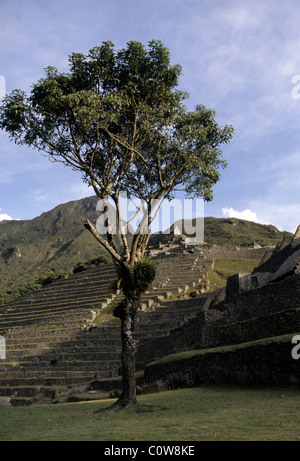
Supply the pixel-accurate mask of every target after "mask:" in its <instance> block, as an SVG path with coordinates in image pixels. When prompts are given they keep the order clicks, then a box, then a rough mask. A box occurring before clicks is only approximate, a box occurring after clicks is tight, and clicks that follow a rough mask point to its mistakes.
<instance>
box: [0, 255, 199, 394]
mask: <svg viewBox="0 0 300 461" xmlns="http://www.w3.org/2000/svg"><path fill="white" fill-rule="evenodd" d="M167 259H168V258H163V260H162V259H160V260H159V261H157V268H158V275H157V279H156V283H154V284H153V286H152V287H150V289H149V290H148V292H147V293H145V295H144V296H143V300H142V304H143V306H144V308H151V309H152V310H151V311H149V312H144V311H140V312H138V315H137V321H136V336H137V339H138V340H139V342H140V347H141V348H142V347H143V344H146V343H147V342H149V341H155V340H156V339H158V338H163V337H164V336H168V335H169V334H170V331H171V330H172V329H178V328H180V327H181V326H182V325H184V323H185V322H186V321H187V320H188V319H190V318H191V317H192V316H194V315H196V313H197V310H199V309H202V304H203V303H202V300H201V299H200V298H199V300H198V301H197V300H195V299H191V300H188V303H187V304H185V306H184V307H180V306H178V304H176V302H175V301H174V300H173V301H171V299H174V297H175V298H176V297H178V296H179V297H180V296H183V297H184V296H185V295H186V293H187V292H188V291H189V290H193V289H195V288H196V287H197V286H198V285H199V284H201V283H202V281H203V269H202V268H197V266H195V257H194V256H193V257H190V255H189V256H187V257H182V256H181V257H180V261H177V260H176V258H175V259H174V258H173V257H172V258H170V261H167ZM179 262H180V264H178V263H179ZM175 263H176V264H175ZM174 264H175V266H176V268H175V270H174ZM195 267H196V270H195ZM107 269H108V268H107V267H106V266H102V267H101V268H100V269H99V268H95V269H91V270H89V271H88V272H86V273H79V274H75V275H72V276H70V277H68V278H67V279H62V280H58V281H56V282H54V283H53V284H52V285H51V286H48V287H47V288H45V289H43V290H41V291H40V292H35V293H31V294H30V295H26V297H23V299H22V300H21V299H19V300H18V302H16V303H14V302H12V303H8V304H7V305H5V306H2V307H0V314H2V315H0V334H3V335H4V336H5V339H6V360H1V361H0V388H1V389H2V392H3V393H4V394H3V397H7V396H9V397H11V398H13V396H14V394H15V393H16V392H18V389H16V387H18V386H19V387H20V389H21V387H22V389H23V390H22V391H20V393H18V394H17V395H18V396H19V397H20V399H21V396H22V398H26V397H27V398H28V399H31V398H32V397H33V398H35V396H33V395H32V393H33V394H34V392H35V391H34V390H32V389H29V388H28V387H30V386H33V387H36V386H42V387H44V386H72V385H77V384H79V383H84V382H87V381H91V380H92V379H94V378H95V376H96V377H97V379H99V380H110V379H112V378H115V377H117V376H119V374H120V367H121V356H120V354H121V338H120V321H119V319H114V320H113V321H111V322H109V323H106V324H105V325H97V326H96V327H94V326H93V324H92V323H91V322H92V321H93V318H94V317H95V315H97V311H98V312H99V310H101V309H103V308H105V307H106V306H108V305H109V304H110V303H111V302H115V303H116V302H119V301H120V300H121V299H122V297H121V295H118V294H115V295H114V296H110V295H108V293H107V286H108V283H109V282H110V281H112V280H114V279H115V278H116V274H115V272H114V267H110V268H109V272H106V274H103V273H102V275H101V271H104V270H107ZM178 272H179V275H178ZM182 273H184V274H185V275H186V278H187V280H188V283H186V280H184V281H182ZM97 284H98V285H99V286H98V287H97ZM100 285H101V286H100ZM95 300H96V301H97V303H96V301H95ZM10 385H11V387H12V393H11V394H10V393H9V391H7V390H5V389H4V388H6V387H7V386H8V387H10ZM3 389H4V390H3ZM26 389H28V394H27V395H26ZM30 393H31V394H30ZM0 395H1V393H0ZM19 402H20V400H19Z"/></svg>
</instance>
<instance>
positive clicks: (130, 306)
mask: <svg viewBox="0 0 300 461" xmlns="http://www.w3.org/2000/svg"><path fill="white" fill-rule="evenodd" d="M139 305H140V295H137V293H131V294H130V295H127V296H126V298H125V301H124V304H123V309H122V313H121V315H120V318H121V339H122V354H121V358H122V393H121V395H120V398H119V403H122V404H125V403H126V405H127V406H129V407H131V406H134V405H136V377H135V362H136V352H137V340H136V339H135V331H134V326H135V317H136V313H137V310H138V308H139Z"/></svg>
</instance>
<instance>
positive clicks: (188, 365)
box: [144, 336, 300, 385]
mask: <svg viewBox="0 0 300 461" xmlns="http://www.w3.org/2000/svg"><path fill="white" fill-rule="evenodd" d="M291 340H292V336H284V337H282V338H281V339H280V340H263V341H257V342H255V343H252V344H244V345H239V346H236V347H235V348H226V347H224V348H216V349H214V350H206V351H205V350H204V351H201V352H200V351H197V352H196V351H195V352H194V353H193V352H191V353H190V354H189V356H186V357H184V358H181V359H178V357H174V359H173V360H172V357H169V358H168V360H162V361H158V362H154V363H152V364H149V365H147V366H146V367H145V374H144V378H145V383H146V384H149V383H151V382H155V381H157V380H163V381H164V380H167V379H168V378H169V377H170V376H172V375H180V376H183V377H184V378H185V379H186V380H187V381H188V382H189V383H190V384H191V385H199V384H205V383H256V384H299V383H300V363H299V362H300V360H295V359H293V357H292V355H291V351H292V349H293V347H294V345H293V344H292V343H291Z"/></svg>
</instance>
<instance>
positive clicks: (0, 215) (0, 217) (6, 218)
mask: <svg viewBox="0 0 300 461" xmlns="http://www.w3.org/2000/svg"><path fill="white" fill-rule="evenodd" d="M0 211H1V208H0ZM11 220H14V218H12V217H11V216H9V215H8V214H6V213H0V221H11Z"/></svg>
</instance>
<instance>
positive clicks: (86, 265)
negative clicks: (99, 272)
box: [73, 255, 111, 274]
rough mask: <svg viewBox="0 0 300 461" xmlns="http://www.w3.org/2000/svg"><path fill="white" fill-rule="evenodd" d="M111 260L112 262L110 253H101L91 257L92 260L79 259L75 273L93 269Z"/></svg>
mask: <svg viewBox="0 0 300 461" xmlns="http://www.w3.org/2000/svg"><path fill="white" fill-rule="evenodd" d="M109 262H111V258H110V257H109V256H108V255H100V256H98V257H97V258H94V259H91V260H90V261H79V262H78V263H77V264H76V265H75V267H74V269H73V273H74V274H77V273H78V272H83V271H86V270H87V269H92V268H93V267H96V266H100V265H101V264H108V263H109Z"/></svg>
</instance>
